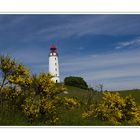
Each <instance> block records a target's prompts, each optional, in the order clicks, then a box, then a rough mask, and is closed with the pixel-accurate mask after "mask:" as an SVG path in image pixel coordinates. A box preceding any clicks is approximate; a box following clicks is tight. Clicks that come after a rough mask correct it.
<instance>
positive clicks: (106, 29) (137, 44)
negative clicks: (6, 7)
mask: <svg viewBox="0 0 140 140" xmlns="http://www.w3.org/2000/svg"><path fill="white" fill-rule="evenodd" d="M52 43H55V44H56V45H57V48H58V53H59V63H60V75H61V80H63V79H64V77H66V76H70V75H73V76H81V77H83V78H84V79H85V80H86V81H87V82H88V84H89V85H90V86H93V87H96V85H98V84H103V85H104V89H107V90H121V89H135V88H140V15H122V14H121V15H116V14H115V15H114V14H112V15H111V14H96V15H95V14H89V15H88V14H84V15H82V14H81V15H72V14H67V15H66V14H61V15H59V14H56V15H52V14H50V15H47V14H43V15H39V14H37V15H35V14H34V15H29V14H28V15H26V14H25V15H24V14H17V15H13V14H11V15H2V14H1V15H0V53H1V54H8V55H11V56H13V57H14V58H16V60H17V61H18V62H21V63H23V64H25V65H26V66H27V67H29V68H30V71H31V72H32V73H39V72H48V53H49V47H50V45H51V44H52Z"/></svg>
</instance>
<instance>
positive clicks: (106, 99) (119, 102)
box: [82, 92, 140, 125]
mask: <svg viewBox="0 0 140 140" xmlns="http://www.w3.org/2000/svg"><path fill="white" fill-rule="evenodd" d="M82 117H83V118H90V117H93V118H98V119H100V120H103V121H110V122H112V124H115V125H121V124H124V123H126V124H130V125H138V124H140V107H139V105H137V104H136V102H135V101H134V99H133V98H132V97H131V96H126V97H125V98H122V97H121V96H120V95H119V93H110V92H106V93H104V94H103V98H102V101H101V102H100V103H99V104H98V105H97V106H95V105H94V104H92V105H90V109H89V110H88V111H86V112H83V114H82Z"/></svg>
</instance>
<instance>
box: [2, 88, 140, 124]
mask: <svg viewBox="0 0 140 140" xmlns="http://www.w3.org/2000/svg"><path fill="white" fill-rule="evenodd" d="M66 88H67V91H68V94H61V96H67V97H76V98H78V99H79V100H83V101H84V100H85V99H86V98H87V97H88V94H90V93H91V91H88V90H84V89H80V88H77V87H71V86H67V87H66ZM119 93H120V94H121V95H122V96H123V97H125V96H128V95H131V96H132V97H134V98H135V100H136V102H137V103H140V90H125V91H119ZM92 98H93V99H94V100H97V101H98V100H100V98H101V94H99V93H95V94H94V95H93V97H92ZM82 111H83V110H81V109H75V110H72V111H68V110H62V117H61V119H62V121H61V122H60V123H59V124H57V125H61V126H65V125H67V126H103V125H111V124H110V123H109V122H103V121H99V120H93V119H92V120H84V119H82V117H81V114H82ZM0 125H9V126H10V125H16V126H26V125H27V126H29V125H44V124H41V123H40V122H35V123H34V124H30V123H29V122H28V121H27V120H26V119H25V118H24V117H23V115H22V114H21V113H20V112H18V111H17V112H6V111H2V110H1V111H0Z"/></svg>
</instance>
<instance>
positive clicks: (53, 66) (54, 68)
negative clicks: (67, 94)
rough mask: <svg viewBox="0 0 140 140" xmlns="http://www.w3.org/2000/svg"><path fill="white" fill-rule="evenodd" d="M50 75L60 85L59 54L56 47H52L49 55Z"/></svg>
mask: <svg viewBox="0 0 140 140" xmlns="http://www.w3.org/2000/svg"><path fill="white" fill-rule="evenodd" d="M49 73H50V74H51V75H52V76H53V78H52V80H53V81H54V82H55V83H60V77H59V76H60V75H59V63H58V53H57V48H56V45H54V44H53V45H51V47H50V53H49Z"/></svg>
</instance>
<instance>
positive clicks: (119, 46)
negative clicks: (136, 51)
mask: <svg viewBox="0 0 140 140" xmlns="http://www.w3.org/2000/svg"><path fill="white" fill-rule="evenodd" d="M136 46H137V47H139V46H140V37H137V38H135V39H133V40H130V41H125V42H120V43H118V44H117V46H116V47H115V48H116V49H123V48H133V47H136Z"/></svg>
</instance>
